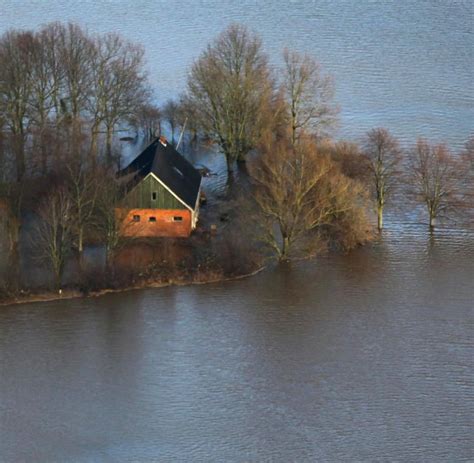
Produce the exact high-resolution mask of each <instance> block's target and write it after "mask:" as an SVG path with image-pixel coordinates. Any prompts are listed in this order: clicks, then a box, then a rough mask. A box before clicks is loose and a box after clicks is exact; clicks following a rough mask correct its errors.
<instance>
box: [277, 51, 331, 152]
mask: <svg viewBox="0 0 474 463" xmlns="http://www.w3.org/2000/svg"><path fill="white" fill-rule="evenodd" d="M283 59H284V62H285V68H284V82H283V88H284V93H285V99H286V101H287V104H288V112H289V118H290V126H291V140H292V143H293V144H294V143H296V141H297V139H298V136H299V134H300V133H301V131H303V130H304V131H305V132H307V133H308V132H310V133H313V134H314V135H317V136H319V135H321V134H322V133H324V131H325V130H326V129H327V128H329V126H331V125H332V124H334V122H335V116H336V115H337V112H338V109H337V107H336V106H335V104H334V102H333V97H334V81H333V78H332V76H330V75H327V74H323V72H322V69H321V65H320V64H319V63H318V62H317V61H316V60H315V59H314V58H312V57H311V56H309V55H307V54H305V55H300V54H299V53H297V52H294V51H289V50H288V49H285V50H284V52H283Z"/></svg>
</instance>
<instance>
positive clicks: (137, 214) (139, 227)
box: [115, 137, 201, 237]
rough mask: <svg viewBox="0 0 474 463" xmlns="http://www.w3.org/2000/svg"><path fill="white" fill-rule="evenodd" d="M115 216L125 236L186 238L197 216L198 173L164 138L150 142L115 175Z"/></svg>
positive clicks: (193, 226)
mask: <svg viewBox="0 0 474 463" xmlns="http://www.w3.org/2000/svg"><path fill="white" fill-rule="evenodd" d="M118 178H119V181H120V183H121V184H122V186H123V191H124V196H123V198H122V200H121V203H120V207H118V208H117V209H116V211H115V212H116V216H117V217H118V219H119V221H120V224H121V225H120V232H121V234H122V235H123V236H127V237H188V236H189V235H190V234H191V232H192V231H193V230H194V229H195V228H196V224H197V221H198V217H199V199H200V194H201V174H200V173H199V172H198V170H197V169H195V168H194V166H193V165H192V164H191V163H190V162H189V161H187V160H186V159H185V158H184V156H182V155H181V154H180V153H178V151H176V149H175V148H174V147H173V146H172V145H171V143H168V141H167V140H166V138H164V137H159V138H157V139H155V140H154V141H153V142H152V143H150V144H149V145H148V146H147V147H146V148H145V149H144V150H143V151H142V152H141V153H140V154H139V155H138V156H137V157H136V158H135V159H134V160H133V161H132V162H131V163H130V164H129V165H128V166H127V167H126V168H125V169H122V170H121V171H120V172H119V173H118Z"/></svg>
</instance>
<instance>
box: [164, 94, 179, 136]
mask: <svg viewBox="0 0 474 463" xmlns="http://www.w3.org/2000/svg"><path fill="white" fill-rule="evenodd" d="M178 109H179V105H178V103H176V101H174V100H168V101H167V102H166V103H165V104H164V106H163V109H162V110H161V113H162V114H163V120H164V121H166V122H167V123H168V125H169V128H170V130H171V143H172V144H173V145H174V144H175V142H174V133H175V130H176V126H177V125H178V120H179V114H178Z"/></svg>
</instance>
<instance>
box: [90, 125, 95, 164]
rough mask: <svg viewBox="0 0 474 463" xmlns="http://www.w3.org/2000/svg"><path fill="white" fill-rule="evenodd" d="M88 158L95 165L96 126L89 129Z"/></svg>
mask: <svg viewBox="0 0 474 463" xmlns="http://www.w3.org/2000/svg"><path fill="white" fill-rule="evenodd" d="M89 154H90V157H91V159H92V162H93V163H94V164H95V163H96V161H97V126H96V125H93V126H92V129H91V147H90V152H89Z"/></svg>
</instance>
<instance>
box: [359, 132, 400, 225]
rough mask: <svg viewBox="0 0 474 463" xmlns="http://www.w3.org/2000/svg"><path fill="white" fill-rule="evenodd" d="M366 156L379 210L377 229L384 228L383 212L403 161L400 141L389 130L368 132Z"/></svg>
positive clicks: (365, 145) (365, 148) (365, 143)
mask: <svg viewBox="0 0 474 463" xmlns="http://www.w3.org/2000/svg"><path fill="white" fill-rule="evenodd" d="M364 154H365V156H366V159H367V162H368V164H367V166H368V170H369V173H370V175H371V177H372V188H373V192H374V196H375V201H376V208H377V227H378V229H379V231H380V230H382V228H383V212H384V208H385V205H386V203H387V200H388V199H389V197H390V194H391V192H392V190H393V186H394V183H395V179H396V176H397V173H398V171H397V167H398V165H399V163H400V160H401V150H400V147H399V144H398V141H397V140H396V139H395V138H394V137H393V136H392V135H391V134H390V133H389V132H388V130H387V129H384V128H377V129H372V130H370V131H369V132H367V135H366V138H365V141H364Z"/></svg>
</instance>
